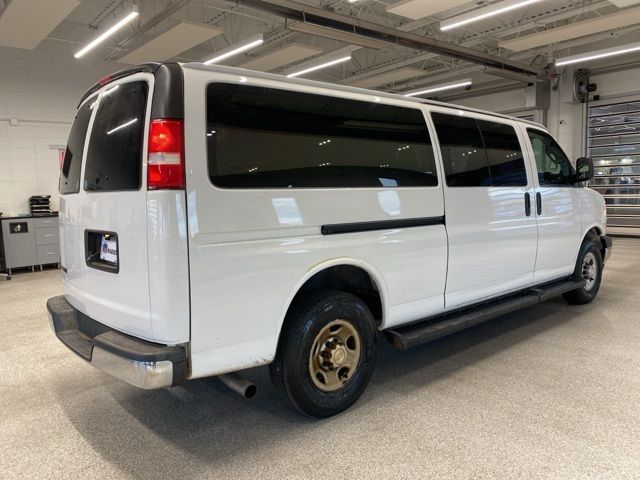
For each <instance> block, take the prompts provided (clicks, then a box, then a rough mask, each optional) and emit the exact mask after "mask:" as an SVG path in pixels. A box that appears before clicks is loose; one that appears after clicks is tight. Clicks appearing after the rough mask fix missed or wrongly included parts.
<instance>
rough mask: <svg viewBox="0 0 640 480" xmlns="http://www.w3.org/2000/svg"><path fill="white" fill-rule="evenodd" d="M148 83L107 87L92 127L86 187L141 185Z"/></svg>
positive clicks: (133, 187) (108, 188)
mask: <svg viewBox="0 0 640 480" xmlns="http://www.w3.org/2000/svg"><path fill="white" fill-rule="evenodd" d="M147 90H148V86H147V82H144V81H142V82H130V83H123V84H120V85H117V86H115V87H111V88H110V89H107V90H106V91H105V93H104V94H103V96H102V98H101V99H100V103H99V106H98V111H97V113H96V118H95V120H94V122H93V127H92V129H91V138H90V140H89V149H88V150H87V161H86V167H85V174H84V189H85V190H100V191H115V190H137V189H139V188H140V185H141V171H142V144H143V138H142V137H143V132H144V120H145V107H146V104H147Z"/></svg>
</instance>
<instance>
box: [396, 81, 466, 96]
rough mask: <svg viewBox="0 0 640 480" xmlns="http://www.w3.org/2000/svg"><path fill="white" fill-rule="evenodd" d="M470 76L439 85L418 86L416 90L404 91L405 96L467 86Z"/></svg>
mask: <svg viewBox="0 0 640 480" xmlns="http://www.w3.org/2000/svg"><path fill="white" fill-rule="evenodd" d="M471 83H472V82H471V79H470V78H464V79H462V80H454V81H453V82H448V83H442V84H440V85H431V86H429V87H423V88H418V89H416V90H410V91H408V92H405V93H404V96H405V97H415V96H418V95H426V94H428V93H435V92H442V91H443V90H451V89H454V88H462V87H468V86H469V85H471Z"/></svg>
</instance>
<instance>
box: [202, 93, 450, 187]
mask: <svg viewBox="0 0 640 480" xmlns="http://www.w3.org/2000/svg"><path fill="white" fill-rule="evenodd" d="M206 139H207V151H208V164H209V165H208V166H209V176H210V178H211V181H212V182H213V183H214V184H215V185H217V186H220V187H226V188H340V187H408V186H434V185H437V183H438V180H437V176H436V168H435V160H434V156H433V149H432V146H431V141H430V139H429V134H428V131H427V126H426V123H425V119H424V115H423V114H422V112H421V111H420V110H417V109H411V108H403V107H398V106H392V105H381V104H379V103H375V102H365V101H357V100H348V99H343V98H336V97H331V96H325V95H315V94H310V93H301V92H292V91H287V90H279V89H272V88H264V87H254V86H248V85H230V84H221V83H217V84H211V85H209V86H208V87H207V129H206Z"/></svg>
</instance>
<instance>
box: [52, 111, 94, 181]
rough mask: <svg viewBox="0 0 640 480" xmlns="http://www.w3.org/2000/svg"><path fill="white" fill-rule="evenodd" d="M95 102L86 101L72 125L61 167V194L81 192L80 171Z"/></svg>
mask: <svg viewBox="0 0 640 480" xmlns="http://www.w3.org/2000/svg"><path fill="white" fill-rule="evenodd" d="M92 107H93V101H92V100H88V101H86V102H85V103H84V104H83V105H82V106H81V107H80V109H79V110H78V112H77V113H76V118H75V119H74V120H73V125H71V131H70V132H69V140H67V149H66V150H65V152H64V159H63V160H62V165H61V166H60V193H62V194H65V193H78V192H79V191H80V169H81V167H82V152H83V151H84V141H85V138H86V137H87V128H88V127H89V120H91V110H92Z"/></svg>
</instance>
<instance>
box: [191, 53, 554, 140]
mask: <svg viewBox="0 0 640 480" xmlns="http://www.w3.org/2000/svg"><path fill="white" fill-rule="evenodd" d="M180 65H181V66H182V68H190V69H193V70H205V71H209V72H218V73H228V74H233V75H243V76H245V77H253V78H261V79H265V80H276V81H280V82H282V81H286V82H287V83H292V84H297V85H306V86H310V87H320V88H328V89H332V90H340V91H343V92H349V93H360V94H365V95H375V96H378V97H382V98H391V99H394V100H401V101H403V102H414V103H420V104H427V105H437V106H439V107H447V108H455V109H457V110H464V111H467V112H475V113H483V114H485V115H492V116H494V117H500V118H506V119H508V120H513V121H515V122H522V123H526V124H529V125H534V126H536V127H542V128H545V129H546V127H545V126H544V125H541V124H539V123H536V122H532V121H530V120H524V119H522V118H517V117H513V116H511V115H505V114H502V113H495V112H491V111H488V110H481V109H478V108H472V107H465V106H463V105H456V104H453V103H446V102H438V101H436V100H428V99H425V98H416V97H405V96H404V95H399V94H396V93H387V92H381V91H378V90H369V89H367V88H358V87H351V86H349V85H340V84H337V83H329V82H319V81H317V80H307V79H304V78H297V77H286V76H284V75H277V74H275V73H265V72H258V71H255V70H246V69H244V68H238V67H226V66H223V65H205V64H204V63H200V62H189V63H181V64H180Z"/></svg>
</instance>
